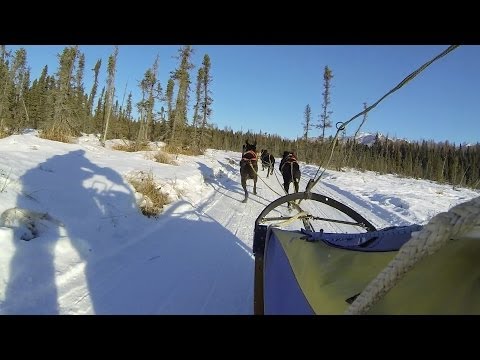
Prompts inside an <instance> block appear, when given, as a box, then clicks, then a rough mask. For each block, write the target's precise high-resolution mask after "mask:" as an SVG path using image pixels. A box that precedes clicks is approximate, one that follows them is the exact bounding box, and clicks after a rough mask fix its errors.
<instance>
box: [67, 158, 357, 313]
mask: <svg viewBox="0 0 480 360" xmlns="http://www.w3.org/2000/svg"><path fill="white" fill-rule="evenodd" d="M238 161H239V158H237V157H234V156H232V157H231V158H226V159H215V158H214V157H206V159H205V162H204V163H203V164H201V169H202V173H203V174H204V179H205V187H207V188H208V189H205V191H204V194H205V197H204V198H202V199H201V200H200V201H198V202H197V203H195V204H192V203H189V202H187V201H178V202H176V203H175V204H173V205H171V206H170V207H169V208H168V210H167V211H166V212H165V213H163V214H162V215H161V217H160V218H159V220H158V221H157V223H156V225H155V226H153V227H150V228H147V229H145V230H144V231H143V232H140V233H139V234H138V236H139V239H137V241H135V242H134V243H133V244H132V245H131V246H130V247H127V248H125V249H123V250H122V251H121V252H119V253H117V254H115V255H112V256H111V257H109V258H104V259H102V260H100V261H98V262H97V263H96V264H93V265H91V266H90V268H87V269H86V270H85V271H86V275H87V278H88V279H90V284H89V294H86V293H85V289H84V290H83V292H82V290H81V288H78V289H76V288H75V287H71V288H72V290H71V291H70V292H68V293H66V294H64V295H63V298H64V302H65V303H66V304H72V303H74V304H77V308H75V307H72V306H71V305H70V307H69V308H68V309H67V308H65V309H63V311H64V312H66V313H95V314H252V313H253V278H254V258H253V254H252V251H251V248H252V245H253V230H254V224H255V220H256V218H257V216H258V215H259V214H260V212H261V211H262V210H263V209H264V208H265V207H266V206H267V205H268V204H270V203H271V202H272V201H273V200H275V199H277V198H278V197H279V194H280V195H281V194H283V189H282V187H281V184H280V181H281V175H280V173H279V171H278V168H277V169H275V174H274V176H270V177H269V178H268V179H267V178H266V171H261V169H259V176H260V179H259V180H258V182H257V195H253V194H252V193H251V192H252V187H253V181H252V180H249V181H248V182H247V189H248V191H249V193H250V196H249V200H248V202H247V203H242V200H243V189H242V187H241V184H240V174H239V166H238ZM277 166H278V163H277ZM212 174H213V176H212ZM208 175H210V176H208ZM307 181H308V176H305V177H304V178H303V179H302V181H301V184H300V190H302V189H304V188H305V185H306V182H307ZM291 191H293V189H292V190H291ZM327 193H328V194H327ZM325 194H327V195H328V196H331V197H337V198H340V197H341V195H340V194H337V193H336V192H335V191H334V190H332V189H328V188H326V189H325ZM308 205H309V206H310V207H309V208H308V211H310V212H312V213H313V214H316V215H319V216H323V217H329V216H334V217H336V218H339V215H338V214H339V213H338V212H335V210H331V208H328V207H326V206H324V205H322V204H320V203H316V202H310V203H309V204H308ZM301 206H302V207H308V206H307V202H305V203H302V204H301ZM312 206H313V207H312ZM283 207H284V209H283V215H288V214H289V213H288V211H287V209H286V206H283ZM344 219H348V218H347V217H344ZM292 226H296V228H297V229H299V228H300V226H301V223H299V222H298V223H297V224H294V225H292ZM324 229H325V231H335V232H339V231H341V232H348V231H352V227H351V226H348V225H340V224H330V225H328V224H325V227H324ZM163 234H168V237H164V236H162V235H163ZM179 243H181V244H182V246H178V244H179ZM139 244H141V246H138V245H139ZM132 259H134V260H132ZM90 273H91V274H94V273H95V274H96V275H95V276H90V275H89V274H90ZM172 274H174V275H175V276H172ZM123 279H128V280H127V281H124V280H123ZM232 282H234V285H232ZM232 289H235V290H234V291H232ZM73 297H74V298H73ZM192 297H194V298H195V299H196V301H194V302H192V301H191V298H192ZM82 309H83V310H82ZM219 309H221V310H219Z"/></svg>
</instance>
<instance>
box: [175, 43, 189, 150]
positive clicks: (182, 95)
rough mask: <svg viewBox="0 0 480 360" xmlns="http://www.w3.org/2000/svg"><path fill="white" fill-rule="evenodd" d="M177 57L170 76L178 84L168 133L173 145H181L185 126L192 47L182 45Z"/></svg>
mask: <svg viewBox="0 0 480 360" xmlns="http://www.w3.org/2000/svg"><path fill="white" fill-rule="evenodd" d="M178 52H179V55H178V57H177V59H179V60H180V65H179V67H178V68H177V69H176V70H175V71H174V72H173V74H172V77H173V79H174V80H175V81H177V84H178V93H177V99H176V102H175V110H174V114H173V123H172V128H171V133H170V143H171V144H172V145H173V146H177V145H182V142H183V140H184V132H185V129H186V126H187V107H188V98H189V89H190V88H189V87H190V70H191V69H192V68H193V64H192V63H191V62H190V57H191V55H192V53H193V49H192V47H191V46H190V45H185V46H182V47H181V48H180V49H179V51H178Z"/></svg>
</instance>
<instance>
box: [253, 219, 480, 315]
mask: <svg viewBox="0 0 480 360" xmlns="http://www.w3.org/2000/svg"><path fill="white" fill-rule="evenodd" d="M305 237H306V236H305V234H304V233H301V232H297V231H286V230H280V229H275V228H272V229H270V230H269V231H268V234H267V241H266V244H265V258H264V273H263V274H264V313H265V314H319V315H321V314H343V312H344V311H345V310H346V309H347V307H348V306H349V303H348V302H347V301H346V300H347V299H351V298H352V297H353V298H354V297H355V295H358V294H359V293H360V292H361V291H362V290H363V289H364V288H365V287H366V286H367V285H368V283H369V282H370V281H371V280H373V279H374V278H375V277H376V276H377V275H378V273H379V272H380V271H382V270H383V269H384V268H385V267H386V266H387V264H388V263H389V262H390V261H391V260H392V259H393V257H394V256H395V255H396V254H397V251H379V252H375V251H367V252H366V251H354V250H349V249H344V248H340V247H334V246H331V245H329V244H327V243H326V242H324V241H316V242H309V241H305ZM479 263H480V241H479V240H478V239H470V240H468V239H466V240H456V241H448V244H447V245H445V246H444V247H442V248H441V249H440V250H439V251H438V252H437V253H435V254H434V255H431V256H428V257H427V258H425V259H423V260H422V261H420V262H419V263H418V264H417V265H416V266H415V267H414V268H413V269H412V270H410V271H409V272H408V273H407V274H406V276H405V277H404V278H403V279H402V280H401V281H400V282H399V283H398V284H397V285H396V286H395V287H394V288H393V289H392V290H390V292H388V293H387V294H386V295H385V296H384V297H383V298H382V299H381V300H380V301H379V302H378V303H377V304H375V305H374V306H373V307H372V308H371V309H370V311H369V312H368V314H480V266H479Z"/></svg>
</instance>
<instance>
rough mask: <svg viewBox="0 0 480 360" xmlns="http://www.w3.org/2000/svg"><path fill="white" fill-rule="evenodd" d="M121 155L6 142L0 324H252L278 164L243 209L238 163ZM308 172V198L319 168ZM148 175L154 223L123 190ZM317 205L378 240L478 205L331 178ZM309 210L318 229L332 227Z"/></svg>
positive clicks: (389, 183) (443, 188)
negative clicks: (258, 228) (352, 217)
mask: <svg viewBox="0 0 480 360" xmlns="http://www.w3.org/2000/svg"><path fill="white" fill-rule="evenodd" d="M117 142H118V141H117ZM114 143H115V141H113V140H112V141H107V143H106V147H105V148H104V147H102V146H101V145H100V142H99V141H98V139H97V138H96V137H95V136H93V135H88V136H87V135H86V136H83V137H81V138H79V139H78V140H76V143H74V144H66V143H61V142H55V141H49V140H45V139H41V138H39V137H38V136H37V133H36V132H35V131H30V132H26V133H24V134H22V135H13V136H9V137H7V138H3V139H0V314H253V279H254V256H253V254H252V244H253V229H254V224H255V220H256V218H257V217H258V215H259V214H260V212H261V211H262V210H263V209H264V208H265V207H266V206H267V205H268V204H270V203H271V202H272V201H273V200H275V199H277V198H278V197H279V195H283V192H282V188H281V184H280V178H281V176H280V174H279V171H278V164H279V159H278V158H277V163H276V165H275V173H274V175H273V176H270V177H269V178H268V179H267V178H266V171H262V170H261V167H260V168H259V175H260V179H259V181H258V183H257V195H253V194H252V181H251V180H249V182H248V191H249V193H250V197H249V200H248V202H247V203H242V200H243V197H244V194H243V189H242V188H241V185H240V174H239V166H238V164H239V161H240V158H241V153H240V150H241V149H239V151H238V152H232V151H221V150H214V149H208V150H207V151H206V152H205V154H204V155H200V156H184V155H179V156H177V158H176V159H175V162H176V164H172V165H168V164H162V163H158V162H155V161H154V160H153V159H152V153H153V152H155V151H157V150H152V151H141V152H136V153H128V152H123V151H118V150H114V149H112V145H113V144H114ZM153 145H157V146H158V148H159V149H160V148H161V144H153ZM286 150H288V149H286ZM300 160H301V159H300ZM300 169H301V171H302V180H301V183H300V190H301V191H302V190H304V189H305V185H306V183H307V181H308V180H309V179H311V178H313V177H314V176H315V174H316V173H317V170H318V168H317V167H316V166H312V165H306V164H304V163H302V162H300ZM140 172H142V173H144V174H145V173H150V174H152V175H153V177H154V179H155V182H156V183H157V184H158V186H159V187H160V188H161V190H162V191H164V192H166V193H168V196H169V199H170V201H171V203H170V204H168V205H167V206H165V208H164V210H163V212H162V213H161V214H160V215H159V216H158V217H150V218H148V217H146V216H144V215H142V213H141V212H140V210H139V204H140V203H141V202H142V201H145V199H143V198H142V196H141V195H140V194H138V193H136V192H135V190H134V188H133V186H132V185H130V183H129V182H128V179H129V178H130V177H132V176H136V174H137V175H138V174H139V173H140ZM290 191H292V190H290ZM313 192H317V193H321V194H323V195H326V196H328V197H331V198H333V199H336V200H338V201H340V202H342V203H344V204H346V205H347V206H349V207H351V208H353V209H354V210H356V211H357V212H359V213H360V214H361V215H363V216H364V217H365V218H367V219H368V220H369V221H370V222H371V223H373V224H374V225H375V226H376V227H377V228H378V229H380V228H384V227H388V226H394V225H408V224H413V223H416V224H425V223H427V222H428V221H429V219H430V218H431V217H433V216H434V215H435V214H437V213H439V212H444V211H447V210H449V209H450V208H451V207H452V206H454V205H456V204H459V203H462V202H465V201H467V200H470V199H472V198H474V197H478V196H479V192H478V191H473V190H470V189H462V188H456V189H453V187H452V186H451V185H446V184H437V183H435V182H432V181H425V180H415V179H409V178H401V177H398V176H396V175H379V174H376V173H373V172H360V171H356V170H348V169H347V170H345V171H331V170H327V171H326V172H325V174H324V175H323V177H322V179H321V180H320V182H319V183H318V184H317V185H316V186H315V187H314V189H313ZM306 202H307V201H306ZM306 202H305V203H306ZM302 204H303V203H302ZM302 204H301V205H302ZM306 206H307V205H306ZM315 206H317V205H315ZM315 206H314V207H313V208H311V209H313V210H318V211H319V212H321V214H317V215H320V216H326V217H329V216H334V215H332V213H331V211H333V210H331V209H330V208H329V209H324V208H322V209H321V208H320V207H315ZM285 211H287V214H288V210H286V206H285ZM335 216H336V215H335ZM292 226H293V225H292ZM322 228H324V229H325V231H332V232H339V231H341V232H347V231H349V230H348V228H347V225H338V224H330V223H325V225H322Z"/></svg>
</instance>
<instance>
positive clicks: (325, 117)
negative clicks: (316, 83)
mask: <svg viewBox="0 0 480 360" xmlns="http://www.w3.org/2000/svg"><path fill="white" fill-rule="evenodd" d="M332 78H333V74H332V70H330V69H329V68H328V66H325V70H324V72H323V88H324V91H323V93H322V95H323V103H322V114H320V122H319V124H318V125H317V128H318V129H322V137H321V139H322V141H323V140H324V139H325V129H326V128H329V127H332V122H331V120H330V115H331V114H332V111H330V110H329V108H328V105H330V87H331V84H330V81H331V80H332Z"/></svg>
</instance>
